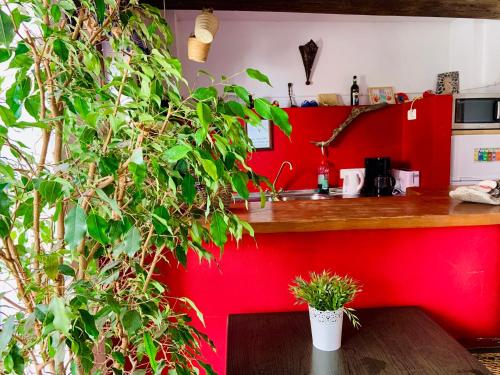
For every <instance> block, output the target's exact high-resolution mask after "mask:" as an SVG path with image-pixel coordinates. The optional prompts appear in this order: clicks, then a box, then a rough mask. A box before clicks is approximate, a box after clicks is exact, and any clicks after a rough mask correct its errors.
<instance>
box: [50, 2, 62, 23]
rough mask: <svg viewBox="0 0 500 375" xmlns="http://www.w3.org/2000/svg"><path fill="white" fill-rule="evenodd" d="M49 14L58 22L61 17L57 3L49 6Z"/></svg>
mask: <svg viewBox="0 0 500 375" xmlns="http://www.w3.org/2000/svg"><path fill="white" fill-rule="evenodd" d="M50 14H51V16H52V18H53V19H54V22H59V20H60V19H61V8H59V5H57V4H54V5H52V6H51V7H50Z"/></svg>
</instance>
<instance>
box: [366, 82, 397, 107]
mask: <svg viewBox="0 0 500 375" xmlns="http://www.w3.org/2000/svg"><path fill="white" fill-rule="evenodd" d="M368 97H369V98H370V104H380V103H388V104H396V96H395V95H394V88H393V87H392V86H385V87H368Z"/></svg>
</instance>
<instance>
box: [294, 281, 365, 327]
mask: <svg viewBox="0 0 500 375" xmlns="http://www.w3.org/2000/svg"><path fill="white" fill-rule="evenodd" d="M360 290H361V289H360V287H359V285H358V284H357V283H356V282H355V281H354V280H353V279H352V278H350V277H347V276H343V277H342V276H339V275H337V274H332V273H330V272H328V271H323V272H322V273H319V274H318V273H315V272H311V273H310V275H309V281H305V280H304V279H303V278H301V277H300V276H299V277H297V278H296V279H295V280H294V283H293V284H292V285H290V291H291V293H292V294H293V295H294V296H295V298H296V299H297V302H298V303H307V304H308V305H310V306H311V307H314V308H315V309H316V310H320V311H335V310H338V309H343V310H344V312H345V313H346V315H347V317H348V318H349V320H350V321H351V322H352V324H353V326H354V327H359V326H360V323H359V319H358V317H357V316H356V315H355V314H354V309H352V308H350V307H345V305H346V304H348V303H349V302H351V301H352V300H353V299H354V297H355V296H356V294H357V293H358V292H360Z"/></svg>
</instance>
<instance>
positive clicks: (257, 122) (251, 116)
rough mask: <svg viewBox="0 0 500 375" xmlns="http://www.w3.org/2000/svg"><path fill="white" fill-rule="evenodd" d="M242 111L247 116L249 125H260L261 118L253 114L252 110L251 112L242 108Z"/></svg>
mask: <svg viewBox="0 0 500 375" xmlns="http://www.w3.org/2000/svg"><path fill="white" fill-rule="evenodd" d="M243 111H244V112H245V115H247V117H248V119H247V121H248V122H249V123H250V124H251V125H255V126H257V125H260V121H261V118H260V117H259V116H258V115H256V114H255V112H254V111H253V110H251V109H250V108H247V107H243Z"/></svg>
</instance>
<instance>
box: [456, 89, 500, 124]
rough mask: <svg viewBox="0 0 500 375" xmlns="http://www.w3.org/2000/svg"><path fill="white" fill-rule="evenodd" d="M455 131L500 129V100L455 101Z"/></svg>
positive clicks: (468, 99)
mask: <svg viewBox="0 0 500 375" xmlns="http://www.w3.org/2000/svg"><path fill="white" fill-rule="evenodd" d="M454 112H455V113H454V124H453V128H455V129H500V99H499V98H498V97H497V98H459V99H455V108H454Z"/></svg>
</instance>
